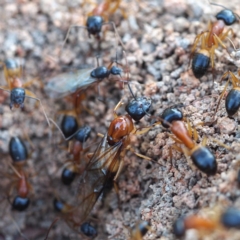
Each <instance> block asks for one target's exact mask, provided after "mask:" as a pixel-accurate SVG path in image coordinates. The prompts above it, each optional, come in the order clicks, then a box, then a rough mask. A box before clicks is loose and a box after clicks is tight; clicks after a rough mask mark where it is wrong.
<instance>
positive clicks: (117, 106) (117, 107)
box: [113, 99, 123, 118]
mask: <svg viewBox="0 0 240 240" xmlns="http://www.w3.org/2000/svg"><path fill="white" fill-rule="evenodd" d="M122 105H123V101H122V99H121V100H120V101H119V102H118V104H117V105H116V107H115V108H114V109H113V116H114V118H117V117H118V115H117V110H118V109H119V108H120V107H121V106H122Z"/></svg>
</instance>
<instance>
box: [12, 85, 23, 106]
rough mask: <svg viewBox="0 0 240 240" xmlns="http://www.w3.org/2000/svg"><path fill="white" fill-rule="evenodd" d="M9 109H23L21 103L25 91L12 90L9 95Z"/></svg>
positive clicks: (21, 89)
mask: <svg viewBox="0 0 240 240" xmlns="http://www.w3.org/2000/svg"><path fill="white" fill-rule="evenodd" d="M10 100H11V102H10V108H12V107H13V106H14V107H16V108H19V107H21V108H23V103H24V100H25V90H24V88H13V89H12V91H11V93H10Z"/></svg>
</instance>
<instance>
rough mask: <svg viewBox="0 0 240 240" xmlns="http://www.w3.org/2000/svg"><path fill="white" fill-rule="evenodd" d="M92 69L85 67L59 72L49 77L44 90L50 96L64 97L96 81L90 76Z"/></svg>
mask: <svg viewBox="0 0 240 240" xmlns="http://www.w3.org/2000/svg"><path fill="white" fill-rule="evenodd" d="M92 70H93V68H85V69H80V70H75V71H71V72H66V73H62V74H59V75H57V76H55V77H52V78H50V79H49V81H48V83H47V84H46V86H45V87H44V90H45V91H46V93H47V95H49V97H51V98H55V99H57V98H63V97H66V96H68V95H70V94H72V93H74V92H76V91H77V90H81V89H84V88H87V87H88V86H89V85H90V84H92V83H94V82H96V80H97V79H95V78H92V77H91V72H92Z"/></svg>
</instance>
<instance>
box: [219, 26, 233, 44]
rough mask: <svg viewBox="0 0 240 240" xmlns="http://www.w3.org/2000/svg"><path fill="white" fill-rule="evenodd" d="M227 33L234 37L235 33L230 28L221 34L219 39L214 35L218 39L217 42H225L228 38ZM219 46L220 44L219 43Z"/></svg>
mask: <svg viewBox="0 0 240 240" xmlns="http://www.w3.org/2000/svg"><path fill="white" fill-rule="evenodd" d="M229 33H230V34H231V35H232V36H234V35H235V33H234V31H233V29H232V28H229V29H228V30H227V31H226V32H225V33H224V34H221V35H220V36H219V37H218V36H217V35H216V37H217V38H219V41H220V42H222V41H223V40H225V38H227V37H228V35H229ZM220 44H221V43H220Z"/></svg>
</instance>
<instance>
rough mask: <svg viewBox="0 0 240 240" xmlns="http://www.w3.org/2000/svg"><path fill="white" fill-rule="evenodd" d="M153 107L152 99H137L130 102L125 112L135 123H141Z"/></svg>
mask: <svg viewBox="0 0 240 240" xmlns="http://www.w3.org/2000/svg"><path fill="white" fill-rule="evenodd" d="M151 105H152V100H151V99H150V98H146V97H137V98H134V99H132V100H131V101H130V102H128V104H127V105H126V107H125V110H126V112H127V113H128V114H129V115H130V116H131V117H132V118H133V119H134V120H135V121H140V119H142V118H143V117H144V116H145V115H146V114H147V113H148V111H149V109H150V107H151Z"/></svg>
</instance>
